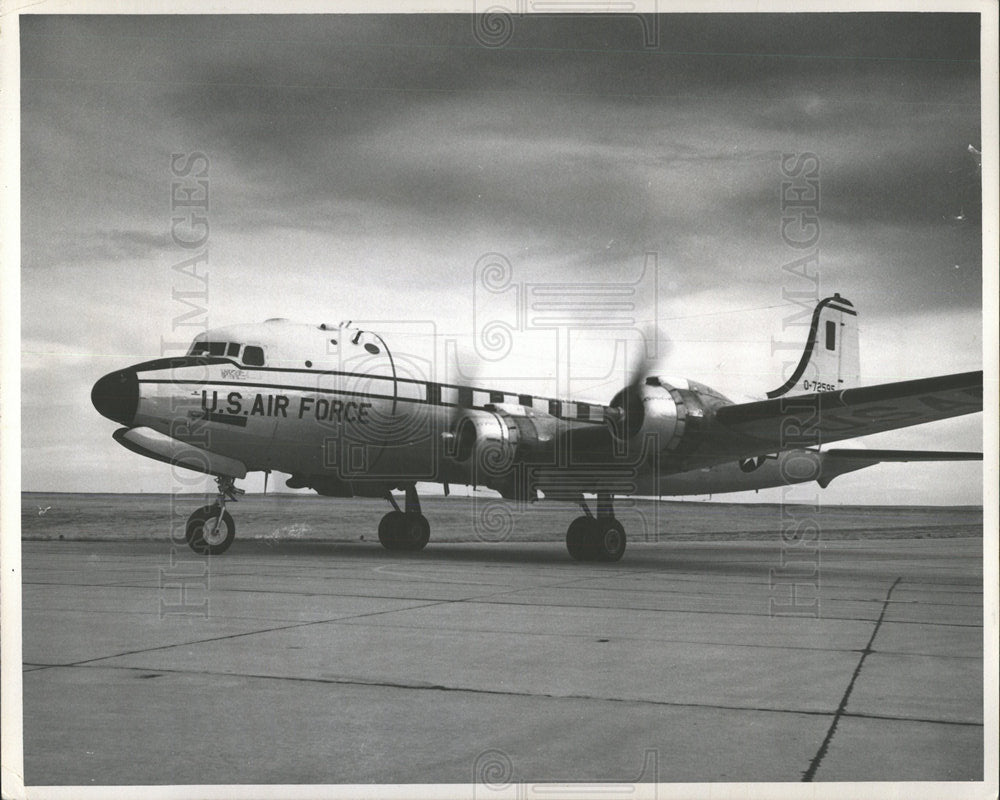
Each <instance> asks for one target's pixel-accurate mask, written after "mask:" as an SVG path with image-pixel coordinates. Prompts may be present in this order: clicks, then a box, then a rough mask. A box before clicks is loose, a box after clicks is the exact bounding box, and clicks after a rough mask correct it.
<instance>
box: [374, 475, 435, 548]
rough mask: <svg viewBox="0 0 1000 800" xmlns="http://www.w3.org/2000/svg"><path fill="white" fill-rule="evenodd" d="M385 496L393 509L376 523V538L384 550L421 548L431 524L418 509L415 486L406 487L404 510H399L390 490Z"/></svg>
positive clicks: (427, 537)
mask: <svg viewBox="0 0 1000 800" xmlns="http://www.w3.org/2000/svg"><path fill="white" fill-rule="evenodd" d="M385 498H386V500H388V501H389V502H390V503H391V504H392V507H393V510H392V511H390V512H389V513H388V514H386V515H385V516H384V517H382V520H381V521H380V522H379V524H378V540H379V541H380V542H381V543H382V546H383V547H384V548H385V549H386V550H422V549H423V548H424V545H426V544H427V542H428V540H429V539H430V538H431V525H430V523H429V522H428V521H427V517H425V516H424V515H423V514H422V513H421V511H420V498H419V497H418V496H417V487H416V486H413V485H410V486H407V487H406V510H405V511H401V510H400V508H399V504H398V503H397V502H396V498H394V497H393V496H392V493H391V492H386V493H385Z"/></svg>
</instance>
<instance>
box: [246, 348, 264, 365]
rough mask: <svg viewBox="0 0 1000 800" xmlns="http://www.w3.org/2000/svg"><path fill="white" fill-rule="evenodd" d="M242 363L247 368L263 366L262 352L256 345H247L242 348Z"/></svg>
mask: <svg viewBox="0 0 1000 800" xmlns="http://www.w3.org/2000/svg"><path fill="white" fill-rule="evenodd" d="M243 363H244V364H246V365H247V366H248V367H263V366H264V350H263V348H260V347H257V346H256V345H252V344H248V345H247V346H246V347H244V348H243Z"/></svg>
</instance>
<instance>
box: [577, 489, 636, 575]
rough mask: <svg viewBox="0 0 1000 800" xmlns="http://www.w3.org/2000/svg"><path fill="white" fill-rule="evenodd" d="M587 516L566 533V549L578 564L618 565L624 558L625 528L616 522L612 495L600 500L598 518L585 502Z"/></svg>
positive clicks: (582, 505)
mask: <svg viewBox="0 0 1000 800" xmlns="http://www.w3.org/2000/svg"><path fill="white" fill-rule="evenodd" d="M580 507H581V508H583V510H584V512H585V513H584V516H582V517H577V518H576V519H575V520H573V521H572V522H571V523H570V525H569V528H568V529H567V531H566V549H567V550H569V554H570V556H571V557H572V558H573V559H575V560H576V561H618V560H619V559H621V557H622V556H623V555H624V554H625V545H626V542H627V537H626V536H625V528H624V527H622V524H621V523H620V522H619V521H618V520H617V519H615V516H614V507H613V505H612V497H611V495H600V494H599V495H598V496H597V516H596V517H595V516H594V515H593V514H592V513H591V511H590V508H589V507H588V506H587V503H586V501H585V500H583V499H582V498H581V500H580Z"/></svg>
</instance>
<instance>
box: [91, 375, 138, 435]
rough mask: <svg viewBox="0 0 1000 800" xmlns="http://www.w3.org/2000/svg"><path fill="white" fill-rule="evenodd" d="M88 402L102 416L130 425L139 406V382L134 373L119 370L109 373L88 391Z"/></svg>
mask: <svg viewBox="0 0 1000 800" xmlns="http://www.w3.org/2000/svg"><path fill="white" fill-rule="evenodd" d="M90 402H92V403H93V404H94V408H96V409H97V410H98V411H99V412H100V413H101V415H102V416H105V417H107V418H108V419H111V420H114V421H115V422H120V423H121V424H122V425H131V424H132V420H133V419H134V418H135V412H136V409H137V408H138V406H139V382H138V381H137V380H136V377H135V371H134V370H131V369H120V370H118V371H117V372H109V373H108V374H107V375H105V376H104V377H103V378H101V379H100V380H99V381H98V382H97V383H95V384H94V388H93V389H91V391H90Z"/></svg>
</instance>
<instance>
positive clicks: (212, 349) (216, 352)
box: [208, 342, 226, 356]
mask: <svg viewBox="0 0 1000 800" xmlns="http://www.w3.org/2000/svg"><path fill="white" fill-rule="evenodd" d="M208 354H209V355H210V356H224V355H225V354H226V343H225V342H209V345H208Z"/></svg>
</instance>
